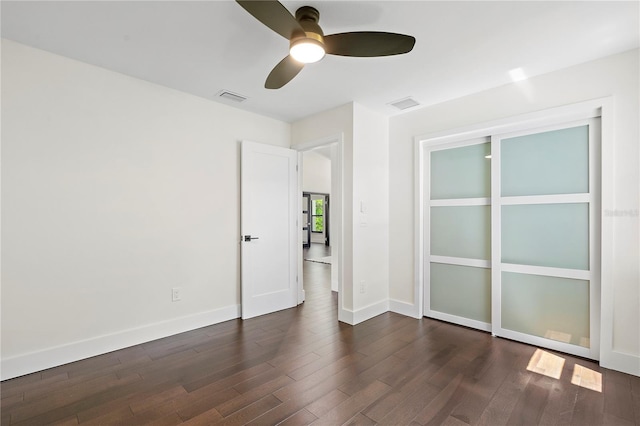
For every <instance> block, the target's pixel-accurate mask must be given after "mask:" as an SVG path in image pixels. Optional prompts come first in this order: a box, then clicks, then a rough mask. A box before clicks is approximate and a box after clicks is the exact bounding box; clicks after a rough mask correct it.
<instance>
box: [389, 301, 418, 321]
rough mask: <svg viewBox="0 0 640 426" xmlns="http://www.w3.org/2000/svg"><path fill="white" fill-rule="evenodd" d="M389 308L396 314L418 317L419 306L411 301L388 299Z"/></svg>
mask: <svg viewBox="0 0 640 426" xmlns="http://www.w3.org/2000/svg"><path fill="white" fill-rule="evenodd" d="M389 310H390V311H391V312H395V313H396V314H400V315H405V316H407V317H411V318H416V319H420V318H421V317H422V316H421V315H420V314H419V307H418V305H416V304H413V303H407V302H401V301H400V300H395V299H389Z"/></svg>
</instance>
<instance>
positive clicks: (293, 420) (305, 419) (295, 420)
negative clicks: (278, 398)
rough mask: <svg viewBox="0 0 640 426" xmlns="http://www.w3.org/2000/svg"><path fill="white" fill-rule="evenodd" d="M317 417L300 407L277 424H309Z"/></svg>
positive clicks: (280, 425)
mask: <svg viewBox="0 0 640 426" xmlns="http://www.w3.org/2000/svg"><path fill="white" fill-rule="evenodd" d="M317 419H318V418H317V417H316V416H314V415H313V414H311V413H310V412H308V411H307V410H305V409H302V410H300V411H298V412H297V413H295V414H294V415H293V416H291V417H289V418H288V419H286V420H285V421H283V422H281V423H279V426H303V425H310V424H311V423H313V422H314V421H315V420H317Z"/></svg>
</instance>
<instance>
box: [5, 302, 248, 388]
mask: <svg viewBox="0 0 640 426" xmlns="http://www.w3.org/2000/svg"><path fill="white" fill-rule="evenodd" d="M239 317H240V305H232V306H227V307H224V308H220V309H215V310H213V311H207V312H200V313H197V314H193V315H188V316H184V317H180V318H175V319H172V320H168V321H162V322H157V323H154V324H149V325H145V326H142V327H137V328H132V329H129V330H123V331H120V332H117V333H112V334H106V335H103V336H98V337H94V338H91V339H87V340H81V341H78V342H73V343H69V344H66V345H62V346H56V347H53V348H48V349H44V350H41V351H37V352H31V353H27V354H24V355H18V356H14V357H11V358H6V359H3V360H2V362H1V368H0V370H1V377H0V380H7V379H11V378H14V377H18V376H23V375H25V374H30V373H34V372H36V371H41V370H45V369H47V368H52V367H56V366H59V365H63V364H67V363H69V362H74V361H78V360H81V359H85V358H90V357H92V356H96V355H102V354H105V353H108V352H112V351H116V350H118V349H123V348H127V347H129V346H133V345H139V344H141V343H145V342H149V341H151V340H156V339H160V338H163V337H168V336H172V335H174V334H178V333H183V332H185V331H191V330H195V329H197V328H201V327H206V326H209V325H213V324H218V323H221V322H224V321H229V320H232V319H235V318H239Z"/></svg>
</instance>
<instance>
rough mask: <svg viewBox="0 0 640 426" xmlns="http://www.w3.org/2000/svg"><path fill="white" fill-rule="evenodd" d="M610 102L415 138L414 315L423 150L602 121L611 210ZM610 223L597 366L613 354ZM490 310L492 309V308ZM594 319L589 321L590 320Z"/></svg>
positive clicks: (603, 254)
mask: <svg viewBox="0 0 640 426" xmlns="http://www.w3.org/2000/svg"><path fill="white" fill-rule="evenodd" d="M612 104H613V102H612V100H611V98H602V99H594V100H590V101H585V102H581V103H577V104H572V105H566V106H561V107H557V108H552V109H548V110H544V111H537V112H533V113H528V114H523V115H519V116H514V117H508V118H505V119H501V120H496V121H492V122H488V123H480V124H476V125H472V126H468V127H464V128H458V129H452V130H447V131H442V132H437V133H432V134H428V135H420V136H416V137H415V138H414V141H415V145H414V146H415V150H414V155H415V157H414V164H415V186H414V188H415V193H414V200H415V216H414V217H415V219H414V220H415V222H414V230H415V233H414V235H415V240H414V244H415V250H414V253H415V272H414V273H415V280H414V303H415V305H416V307H415V308H416V311H417V312H418V314H419V316H420V317H422V316H423V315H424V313H425V310H426V309H425V304H424V303H425V297H424V283H425V252H426V250H425V244H426V243H428V241H427V238H426V237H427V236H425V229H424V228H425V227H424V220H425V209H426V204H425V203H427V202H428V200H426V199H425V197H424V194H425V175H426V171H427V170H428V165H426V164H424V155H425V152H426V151H427V149H428V147H435V146H439V145H449V146H455V144H456V143H462V144H464V143H465V142H464V141H468V140H470V139H476V138H481V137H486V136H490V135H494V134H504V133H511V132H515V131H520V130H523V129H527V128H529V129H531V128H536V127H544V126H551V125H555V124H562V123H566V122H570V121H576V120H580V119H584V118H588V117H600V118H601V135H602V136H601V140H600V143H601V145H600V149H601V157H600V161H601V168H600V193H601V196H602V198H601V200H600V203H599V208H602V206H608V205H613V199H612V197H613V195H612V194H613V192H614V191H613V166H614V164H613V158H612V156H611V155H610V152H611V147H612V146H613V128H612V122H611V110H612ZM612 231H613V230H612V229H611V224H610V222H606V221H602V222H601V228H600V237H601V241H600V271H599V275H600V292H601V300H600V318H599V321H598V322H599V324H598V325H599V328H600V330H599V331H600V345H599V347H594V350H595V351H596V352H597V353H598V355H599V359H600V360H601V362H602V361H603V359H607V358H609V357H611V352H612V349H613V344H612V343H613V342H612V330H613V296H612V295H613V282H612V281H611V280H610V277H611V271H612V268H613V258H612V255H611V253H613V241H612V235H613V232H612ZM493 309H495V306H494V307H493ZM592 319H593V318H592Z"/></svg>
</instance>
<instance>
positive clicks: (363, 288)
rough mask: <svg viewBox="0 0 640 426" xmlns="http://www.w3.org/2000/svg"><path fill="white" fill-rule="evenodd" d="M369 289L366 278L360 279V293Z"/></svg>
mask: <svg viewBox="0 0 640 426" xmlns="http://www.w3.org/2000/svg"><path fill="white" fill-rule="evenodd" d="M366 291H367V286H366V285H365V283H364V280H361V281H360V293H366Z"/></svg>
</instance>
